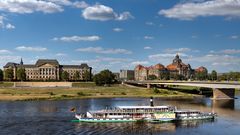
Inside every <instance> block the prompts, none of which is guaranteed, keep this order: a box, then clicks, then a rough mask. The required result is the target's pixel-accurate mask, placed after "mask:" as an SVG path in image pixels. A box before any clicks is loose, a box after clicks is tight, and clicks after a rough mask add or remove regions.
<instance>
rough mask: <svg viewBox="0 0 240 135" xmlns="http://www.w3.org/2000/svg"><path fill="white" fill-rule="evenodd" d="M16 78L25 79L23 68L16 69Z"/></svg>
mask: <svg viewBox="0 0 240 135" xmlns="http://www.w3.org/2000/svg"><path fill="white" fill-rule="evenodd" d="M17 79H18V80H20V81H25V80H26V73H25V69H24V68H19V69H18V70H17Z"/></svg>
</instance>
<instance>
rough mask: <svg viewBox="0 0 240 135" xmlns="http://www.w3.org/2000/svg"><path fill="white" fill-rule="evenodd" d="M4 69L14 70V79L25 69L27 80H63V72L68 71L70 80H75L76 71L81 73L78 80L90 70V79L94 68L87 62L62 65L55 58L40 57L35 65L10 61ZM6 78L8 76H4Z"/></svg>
mask: <svg viewBox="0 0 240 135" xmlns="http://www.w3.org/2000/svg"><path fill="white" fill-rule="evenodd" d="M3 68H4V71H6V70H7V69H12V70H13V80H17V70H18V69H20V68H23V69H25V73H26V79H27V80H57V81H58V80H61V73H62V72H64V71H66V72H67V73H68V74H69V80H75V79H76V78H75V77H74V76H76V75H75V74H76V73H79V78H78V79H77V80H83V79H84V73H85V72H86V71H88V73H89V76H90V79H91V72H92V68H91V67H89V66H88V65H87V64H86V63H83V64H81V65H60V64H59V62H58V61H57V60H55V59H39V60H37V62H36V63H35V64H34V65H30V64H23V61H22V59H21V62H20V63H19V64H18V63H13V62H8V63H7V64H6V65H5V66H4V67H3ZM4 78H5V79H6V76H4Z"/></svg>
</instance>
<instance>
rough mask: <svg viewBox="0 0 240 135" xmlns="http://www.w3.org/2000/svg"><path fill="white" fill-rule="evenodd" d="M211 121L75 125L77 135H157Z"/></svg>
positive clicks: (210, 121) (195, 126)
mask: <svg viewBox="0 0 240 135" xmlns="http://www.w3.org/2000/svg"><path fill="white" fill-rule="evenodd" d="M212 122H213V120H196V121H179V122H175V123H75V132H77V133H78V134H95V133H97V134H159V133H162V132H167V133H169V132H171V133H175V132H176V130H177V128H197V127H199V126H201V125H202V124H206V123H212Z"/></svg>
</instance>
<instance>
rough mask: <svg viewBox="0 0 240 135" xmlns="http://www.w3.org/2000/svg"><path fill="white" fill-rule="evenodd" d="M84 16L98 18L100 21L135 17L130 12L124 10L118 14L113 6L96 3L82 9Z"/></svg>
mask: <svg viewBox="0 0 240 135" xmlns="http://www.w3.org/2000/svg"><path fill="white" fill-rule="evenodd" d="M82 16H83V18H84V19H87V20H98V21H108V20H119V21H123V20H127V19H130V18H133V16H132V15H131V13H130V12H123V13H121V14H117V13H115V12H114V10H113V9H112V8H111V7H108V6H105V5H100V4H96V5H94V6H89V7H87V8H85V9H84V10H83V11H82Z"/></svg>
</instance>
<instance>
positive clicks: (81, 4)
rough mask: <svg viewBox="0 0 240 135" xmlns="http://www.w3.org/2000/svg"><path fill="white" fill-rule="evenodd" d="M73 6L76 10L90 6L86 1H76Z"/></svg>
mask: <svg viewBox="0 0 240 135" xmlns="http://www.w3.org/2000/svg"><path fill="white" fill-rule="evenodd" d="M72 5H73V6H74V7H76V8H87V7H88V6H89V5H88V4H87V3H86V2H85V1H75V2H73V3H72Z"/></svg>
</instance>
